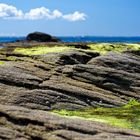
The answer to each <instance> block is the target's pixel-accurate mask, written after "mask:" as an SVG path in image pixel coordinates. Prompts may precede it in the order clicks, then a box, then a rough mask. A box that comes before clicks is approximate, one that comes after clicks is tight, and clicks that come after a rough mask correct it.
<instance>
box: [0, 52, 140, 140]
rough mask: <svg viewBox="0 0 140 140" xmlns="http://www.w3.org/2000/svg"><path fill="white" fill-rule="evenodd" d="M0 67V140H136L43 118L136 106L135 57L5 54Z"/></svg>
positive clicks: (138, 75) (138, 58)
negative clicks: (62, 111)
mask: <svg viewBox="0 0 140 140" xmlns="http://www.w3.org/2000/svg"><path fill="white" fill-rule="evenodd" d="M0 61H1V62H2V64H1V65H0V104H1V105H0V114H1V115H0V116H1V117H0V124H1V125H0V129H1V130H0V138H2V139H4V138H5V139H8V138H13V139H14V137H16V138H17V137H19V138H21V137H22V138H24V139H35V138H38V139H51V140H53V139H57V140H59V139H62V140H63V139H74V138H77V139H79V140H80V139H81V138H83V137H84V138H85V139H94V138H95V139H104V138H105V139H111V138H112V137H113V139H116V140H118V139H127V140H128V139H130V140H131V139H140V137H139V136H138V135H137V134H134V133H133V132H129V131H126V130H121V131H120V130H119V129H116V128H113V127H110V126H108V125H104V124H99V123H95V122H91V121H89V122H88V121H83V120H80V119H69V118H61V117H60V116H57V115H54V114H51V113H48V112H44V111H48V110H52V109H70V110H76V109H83V108H88V107H97V106H100V107H118V106H122V105H124V104H127V103H128V102H129V100H130V99H132V98H134V99H136V100H140V52H139V51H128V52H124V53H113V52H111V53H108V54H106V55H103V56H101V55H99V54H98V53H94V52H91V51H80V50H79V51H76V50H74V51H73V50H69V51H67V52H62V53H49V54H45V55H34V56H28V55H23V54H18V53H14V52H7V51H5V52H2V53H1V54H0ZM11 105H12V106H13V105H14V106H13V107H10V106H11ZM19 106H22V107H25V108H28V109H25V108H21V107H19ZM32 109H35V110H32ZM38 110H44V111H38ZM3 123H4V124H3ZM7 126H8V127H7ZM20 131H23V132H25V133H22V134H21V133H20ZM29 132H30V133H29ZM7 134H8V135H7ZM13 134H15V135H13Z"/></svg>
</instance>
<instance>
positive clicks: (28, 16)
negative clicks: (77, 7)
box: [0, 3, 87, 21]
mask: <svg viewBox="0 0 140 140" xmlns="http://www.w3.org/2000/svg"><path fill="white" fill-rule="evenodd" d="M86 17H87V15H86V14H85V13H82V12H79V11H75V12H73V13H69V14H63V13H62V12H61V11H59V10H57V9H55V10H53V11H51V10H49V9H48V8H46V7H39V8H35V9H31V10H30V11H29V12H26V13H24V12H23V11H22V10H20V9H17V8H16V7H14V6H12V5H8V4H5V3H0V18H2V19H19V20H39V19H48V20H53V19H65V20H67V21H84V20H86Z"/></svg>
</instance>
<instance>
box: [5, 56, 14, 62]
mask: <svg viewBox="0 0 140 140" xmlns="http://www.w3.org/2000/svg"><path fill="white" fill-rule="evenodd" d="M6 59H7V60H8V61H16V57H14V56H8V57H6Z"/></svg>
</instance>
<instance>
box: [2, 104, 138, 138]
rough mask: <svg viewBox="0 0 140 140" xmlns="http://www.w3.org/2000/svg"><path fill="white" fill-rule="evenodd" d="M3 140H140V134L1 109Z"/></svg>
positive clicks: (37, 112) (22, 110) (42, 113)
mask: <svg viewBox="0 0 140 140" xmlns="http://www.w3.org/2000/svg"><path fill="white" fill-rule="evenodd" d="M0 139H13V140H15V139H20V140H32V139H33V140H81V139H84V140H93V139H94V140H104V139H105V140H112V139H113V140H140V133H136V132H133V131H131V130H125V129H119V128H115V127H112V126H108V125H106V124H103V123H98V122H93V121H86V120H83V119H80V118H68V117H61V116H58V115H56V114H54V113H50V112H46V111H40V110H32V109H27V108H23V107H17V106H7V105H0Z"/></svg>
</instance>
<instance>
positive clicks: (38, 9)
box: [0, 0, 140, 36]
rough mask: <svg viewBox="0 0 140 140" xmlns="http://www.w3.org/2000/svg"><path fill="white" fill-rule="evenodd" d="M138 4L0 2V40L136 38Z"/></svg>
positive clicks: (121, 0) (116, 0)
mask: <svg viewBox="0 0 140 140" xmlns="http://www.w3.org/2000/svg"><path fill="white" fill-rule="evenodd" d="M139 7H140V0H88V1H87V0H69V1H68V0H0V36H2V35H4V36H7V35H19V36H21V35H26V34H28V33H29V32H33V31H41V32H46V33H49V34H52V35H55V36H78V35H93V36H140V14H139V13H140V8H139Z"/></svg>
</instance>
